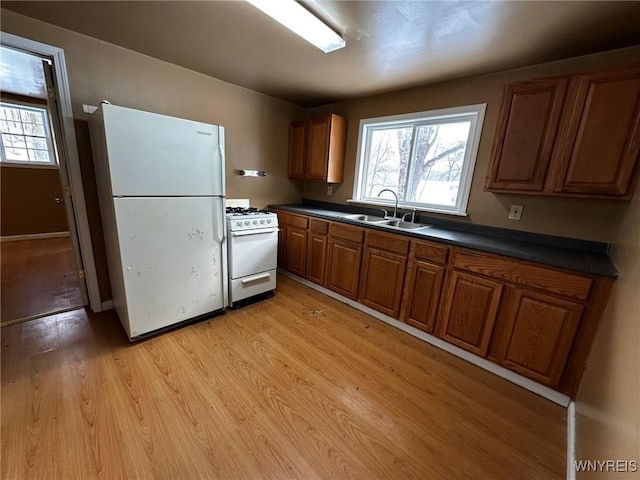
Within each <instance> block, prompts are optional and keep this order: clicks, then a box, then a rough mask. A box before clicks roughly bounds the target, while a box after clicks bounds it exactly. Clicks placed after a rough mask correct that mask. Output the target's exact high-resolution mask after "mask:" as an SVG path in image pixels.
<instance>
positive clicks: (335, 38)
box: [247, 0, 347, 53]
mask: <svg viewBox="0 0 640 480" xmlns="http://www.w3.org/2000/svg"><path fill="white" fill-rule="evenodd" d="M247 1H248V2H249V3H250V4H251V5H253V6H254V7H256V8H257V9H259V10H262V11H263V12H264V13H266V14H267V15H269V16H270V17H271V18H273V19H274V20H277V21H278V22H280V23H281V24H282V25H284V26H285V27H287V28H288V29H289V30H291V31H292V32H294V33H296V34H298V35H300V36H301V37H302V38H304V39H305V40H306V41H307V42H309V43H312V44H313V45H315V46H316V47H318V48H319V49H320V50H322V51H323V52H324V53H329V52H333V51H334V50H338V49H339V48H343V47H344V46H345V45H346V44H347V43H346V42H345V41H344V39H343V38H342V37H340V35H338V34H337V33H336V32H334V31H333V30H331V28H329V27H328V26H327V25H326V24H325V23H324V22H322V20H320V19H319V18H318V17H316V16H315V15H314V14H312V13H311V12H310V11H309V10H307V9H306V8H304V7H303V6H302V5H301V4H299V3H298V2H296V1H295V0H247Z"/></svg>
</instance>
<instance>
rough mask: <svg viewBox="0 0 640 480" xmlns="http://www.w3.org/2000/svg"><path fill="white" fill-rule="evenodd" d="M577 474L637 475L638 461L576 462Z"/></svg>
mask: <svg viewBox="0 0 640 480" xmlns="http://www.w3.org/2000/svg"><path fill="white" fill-rule="evenodd" d="M573 463H574V467H575V469H576V472H611V473H635V472H637V471H638V461H637V460H575V461H574V462H573Z"/></svg>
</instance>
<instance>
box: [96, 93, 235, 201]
mask: <svg viewBox="0 0 640 480" xmlns="http://www.w3.org/2000/svg"><path fill="white" fill-rule="evenodd" d="M101 109H102V112H103V113H102V114H103V116H104V117H103V118H104V128H105V136H106V144H107V151H108V157H109V171H110V179H111V187H112V194H113V196H156V195H159V196H169V195H194V196H198V195H221V196H224V129H223V128H222V127H217V126H215V125H208V124H205V123H200V122H193V121H190V120H183V119H180V118H175V117H168V116H166V115H159V114H155V113H149V112H142V111H139V110H133V109H130V108H124V107H118V106H115V105H102V106H101ZM97 114H98V115H99V114H100V113H99V112H98V113H97Z"/></svg>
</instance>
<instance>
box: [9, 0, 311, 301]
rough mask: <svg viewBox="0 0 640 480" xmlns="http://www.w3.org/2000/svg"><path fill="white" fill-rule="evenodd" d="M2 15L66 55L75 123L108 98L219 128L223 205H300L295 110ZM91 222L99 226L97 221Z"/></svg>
mask: <svg viewBox="0 0 640 480" xmlns="http://www.w3.org/2000/svg"><path fill="white" fill-rule="evenodd" d="M1 15H2V25H1V28H2V31H3V32H7V33H12V34H14V35H19V36H22V37H25V38H29V39H32V40H36V41H39V42H43V43H46V44H49V45H54V46H57V47H60V48H63V49H64V52H65V58H66V63H67V71H68V74H69V84H70V91H71V99H72V103H73V112H74V117H75V118H76V119H77V121H80V122H83V121H86V120H87V118H88V116H87V115H86V114H84V113H83V112H82V104H85V103H86V104H91V105H97V104H98V103H99V102H100V101H101V100H103V99H106V100H109V101H110V102H111V103H113V104H117V105H123V106H127V107H131V108H137V109H141V110H148V111H152V112H157V113H162V114H166V115H173V116H177V117H183V118H188V119H191V120H196V121H201V122H207V123H214V124H219V125H223V126H224V127H225V141H226V186H227V198H249V199H251V201H252V204H253V205H255V206H258V207H262V206H265V205H268V204H270V203H291V202H298V201H299V200H300V199H301V192H302V186H301V185H297V184H295V183H293V182H291V181H290V180H289V179H288V178H287V155H288V135H289V130H288V126H289V122H290V121H291V120H292V119H294V118H298V117H300V116H301V115H302V113H303V110H302V109H301V108H300V107H297V106H295V105H292V104H290V103H287V102H283V101H281V100H277V99H274V98H271V97H268V96H265V95H262V94H259V93H256V92H253V91H251V90H247V89H244V88H241V87H237V86H234V85H231V84H229V83H226V82H223V81H220V80H217V79H214V78H211V77H207V76H205V75H201V74H199V73H196V72H193V71H191V70H187V69H185V68H182V67H178V66H176V65H172V64H169V63H166V62H162V61H160V60H156V59H154V58H151V57H148V56H145V55H142V54H139V53H136V52H133V51H130V50H126V49H123V48H120V47H117V46H114V45H111V44H108V43H106V42H102V41H99V40H96V39H93V38H90V37H87V36H84V35H80V34H77V33H74V32H71V31H68V30H65V29H62V28H58V27H55V26H53V25H49V24H46V23H43V22H40V21H37V20H33V19H30V18H28V17H25V16H23V15H18V14H16V13H13V12H11V11H8V10H4V9H3V10H2V11H1ZM85 140H86V139H85ZM82 141H84V140H82V139H79V142H82ZM84 146H86V145H83V147H84ZM81 148H82V147H81ZM85 164H86V159H85ZM239 169H260V170H265V171H266V172H267V176H266V177H264V178H241V177H239V176H238V175H237V174H236V173H235V172H236V170H239ZM85 170H86V169H85ZM83 177H84V179H85V183H87V182H89V183H91V182H92V181H93V176H92V175H91V176H87V175H85V174H84V172H83ZM85 190H87V191H89V192H91V191H95V185H89V184H87V185H85ZM87 201H88V202H91V201H95V199H94V198H92V197H90V198H88V199H87ZM88 209H89V212H90V214H93V215H97V212H98V210H97V208H96V206H95V205H88ZM90 223H91V224H92V225H93V226H94V227H96V226H97V225H99V222H95V218H94V219H90ZM92 237H93V238H92V240H93V244H94V248H95V249H96V250H97V251H96V257H97V259H96V263H97V267H98V269H99V271H98V276H99V283H100V290H101V297H102V299H103V300H107V299H108V298H109V296H106V295H108V291H109V290H108V285H106V282H107V279H108V277H107V273H106V271H105V270H104V265H105V263H104V245H103V242H102V238H101V232H99V231H98V229H97V228H92Z"/></svg>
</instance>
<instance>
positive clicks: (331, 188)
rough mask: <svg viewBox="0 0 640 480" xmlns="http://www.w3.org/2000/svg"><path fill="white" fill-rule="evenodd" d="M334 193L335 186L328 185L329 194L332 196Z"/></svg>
mask: <svg viewBox="0 0 640 480" xmlns="http://www.w3.org/2000/svg"><path fill="white" fill-rule="evenodd" d="M331 195H333V187H332V186H331V185H330V186H328V187H327V196H329V197H330V196H331Z"/></svg>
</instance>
